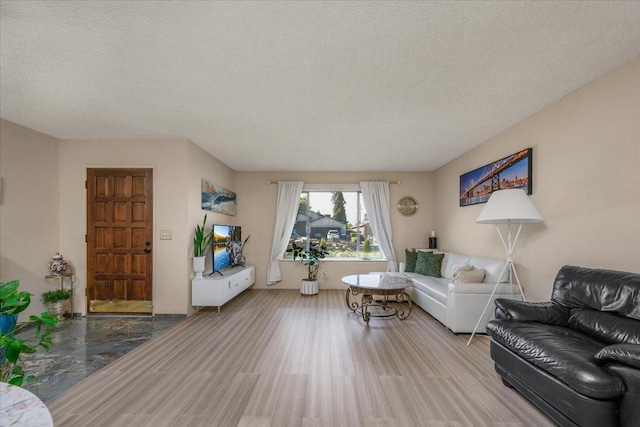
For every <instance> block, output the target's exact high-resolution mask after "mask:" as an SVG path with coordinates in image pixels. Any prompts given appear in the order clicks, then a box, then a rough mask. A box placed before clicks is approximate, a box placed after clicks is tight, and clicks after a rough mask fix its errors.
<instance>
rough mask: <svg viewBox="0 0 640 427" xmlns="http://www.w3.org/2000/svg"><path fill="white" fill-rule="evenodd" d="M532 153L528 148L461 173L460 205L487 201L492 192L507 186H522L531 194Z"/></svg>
mask: <svg viewBox="0 0 640 427" xmlns="http://www.w3.org/2000/svg"><path fill="white" fill-rule="evenodd" d="M531 153H532V149H531V148H526V149H524V150H522V151H518V152H517V153H514V154H512V155H510V156H507V157H505V158H503V159H500V160H496V161H495V162H493V163H489V164H488V165H485V166H483V167H481V168H478V169H475V170H472V171H471V172H467V173H465V174H464V175H460V206H469V205H475V204H478V203H486V201H487V200H489V197H490V196H491V193H492V192H494V191H496V190H504V189H507V188H522V189H523V190H524V191H526V192H527V194H531V192H532V187H531V184H532V181H533V180H532V179H531V160H532V158H531Z"/></svg>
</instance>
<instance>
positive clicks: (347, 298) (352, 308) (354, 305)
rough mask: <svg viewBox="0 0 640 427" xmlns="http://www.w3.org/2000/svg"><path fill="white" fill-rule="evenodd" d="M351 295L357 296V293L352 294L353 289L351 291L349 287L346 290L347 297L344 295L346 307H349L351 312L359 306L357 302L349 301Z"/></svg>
mask: <svg viewBox="0 0 640 427" xmlns="http://www.w3.org/2000/svg"><path fill="white" fill-rule="evenodd" d="M351 295H354V296H355V295H358V292H354V291H353V289H351V288H350V287H349V288H347V295H346V297H345V298H346V302H347V307H349V309H350V310H351V311H354V312H355V311H356V310H357V309H358V308H359V307H360V306H359V305H358V302H357V301H351V298H350V296H351Z"/></svg>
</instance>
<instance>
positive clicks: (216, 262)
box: [211, 225, 242, 273]
mask: <svg viewBox="0 0 640 427" xmlns="http://www.w3.org/2000/svg"><path fill="white" fill-rule="evenodd" d="M211 244H212V246H213V272H214V273H215V272H216V271H222V270H225V269H227V268H231V267H233V266H235V265H238V264H240V257H241V256H242V231H241V228H240V227H239V226H236V225H214V226H213V242H212V243H211Z"/></svg>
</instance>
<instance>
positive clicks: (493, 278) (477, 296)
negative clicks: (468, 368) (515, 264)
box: [400, 252, 522, 333]
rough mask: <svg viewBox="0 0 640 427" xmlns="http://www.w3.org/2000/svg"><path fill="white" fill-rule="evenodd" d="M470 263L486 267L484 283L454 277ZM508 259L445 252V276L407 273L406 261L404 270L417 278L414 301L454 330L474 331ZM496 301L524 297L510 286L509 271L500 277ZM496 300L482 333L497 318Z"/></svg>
mask: <svg viewBox="0 0 640 427" xmlns="http://www.w3.org/2000/svg"><path fill="white" fill-rule="evenodd" d="M465 264H467V265H470V266H471V267H473V268H474V269H476V270H479V269H484V270H485V277H484V282H483V283H457V282H456V281H455V280H452V276H453V274H454V273H455V271H456V270H457V269H458V267H460V266H463V265H465ZM504 264H505V261H504V260H501V259H495V258H486V257H471V256H466V255H460V254H454V253H446V252H445V253H444V258H443V260H442V268H441V270H440V274H441V275H442V277H441V278H435V277H431V276H424V275H422V274H418V273H406V272H404V271H403V270H404V263H401V264H400V271H401V273H402V274H404V275H405V276H407V277H410V278H411V279H412V280H413V285H414V287H413V288H409V289H408V290H407V293H409V294H410V295H411V298H412V299H413V302H414V304H417V305H418V306H420V307H421V308H422V309H423V310H424V311H426V312H427V313H429V314H430V315H432V316H433V317H435V318H436V319H437V320H438V321H440V322H441V323H442V324H443V325H444V326H446V327H447V328H448V329H450V330H451V331H452V332H454V333H471V332H473V328H474V327H475V325H476V323H477V321H478V319H479V318H480V314H481V313H482V310H483V309H484V307H485V305H486V304H487V301H488V300H489V296H490V295H491V292H492V291H493V287H494V286H495V284H496V282H497V281H498V277H499V276H500V274H501V273H502V271H503V268H504ZM500 282H501V284H500V285H499V286H498V289H497V290H496V293H495V295H494V296H493V300H495V299H496V298H513V299H517V300H522V297H521V295H520V290H519V289H518V286H517V285H511V286H510V285H509V274H508V271H507V272H505V273H504V274H503V276H502V277H501V278H500ZM493 300H492V302H491V304H490V305H489V308H488V309H487V311H486V313H485V315H484V317H483V319H482V322H480V325H479V327H478V331H477V332H479V333H485V326H486V324H487V322H488V321H489V320H491V319H493V318H494V311H495V310H494V305H493Z"/></svg>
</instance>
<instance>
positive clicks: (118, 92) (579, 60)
mask: <svg viewBox="0 0 640 427" xmlns="http://www.w3.org/2000/svg"><path fill="white" fill-rule="evenodd" d="M638 54H640V3H639V2H582V1H578V2H528V1H525V2H426V1H425V2H190V1H158V2H154V1H84V2H75V1H69V2H57V1H46V2H45V1H33V2H30V1H2V2H1V21H0V66H1V70H0V71H1V74H0V116H1V117H2V118H4V119H6V120H9V121H12V122H15V123H18V124H21V125H24V126H26V127H29V128H31V129H35V130H37V131H40V132H43V133H46V134H49V135H52V136H54V137H56V138H61V139H130V138H135V139H143V138H144V139H151V138H153V139H161V138H188V139H190V140H192V141H193V142H194V143H196V144H198V145H199V146H201V147H202V148H204V149H205V150H207V151H208V152H210V153H211V154H212V155H214V156H215V157H217V158H218V159H220V160H222V161H223V162H225V163H226V164H227V165H229V166H230V167H231V168H233V169H235V170H238V171H300V170H308V171H347V170H354V171H405V170H406V171H430V170H434V169H435V168H437V167H439V166H441V165H443V164H445V163H447V162H448V161H450V160H452V159H454V158H455V157H457V156H459V155H460V154H462V153H464V152H466V151H468V150H469V149H471V148H473V147H474V146H476V145H478V144H480V143H482V142H484V141H486V140H487V139H489V138H491V137H492V136H494V135H496V134H498V133H500V132H501V131H503V130H505V129H506V128H508V127H510V126H512V125H514V124H515V123H517V122H519V121H521V120H522V119H524V118H526V117H527V116H529V115H531V114H533V113H535V112H537V111H539V110H540V109H542V108H544V107H545V106H546V105H548V104H550V103H552V102H554V101H556V100H558V99H560V98H562V97H563V96H565V95H567V94H568V93H570V92H572V91H574V90H575V89H577V88H579V87H580V86H582V85H584V84H585V83H587V82H589V81H590V80H592V79H594V78H596V77H598V76H600V75H602V74H604V73H605V72H607V71H609V70H611V69H613V68H615V67H617V66H619V65H621V64H623V63H625V62H627V61H629V60H631V59H633V58H634V57H636V56H637V55H638Z"/></svg>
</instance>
